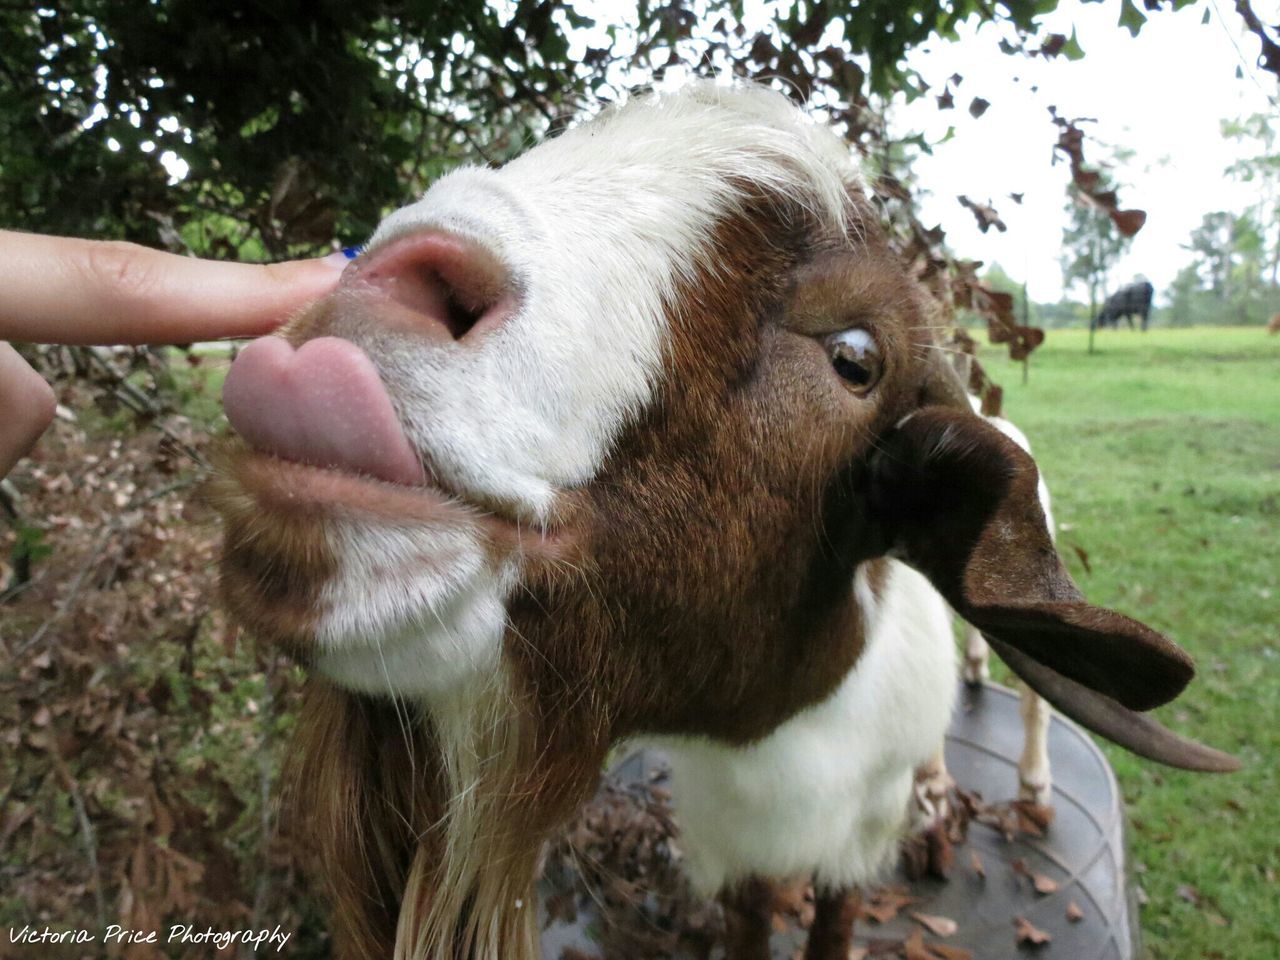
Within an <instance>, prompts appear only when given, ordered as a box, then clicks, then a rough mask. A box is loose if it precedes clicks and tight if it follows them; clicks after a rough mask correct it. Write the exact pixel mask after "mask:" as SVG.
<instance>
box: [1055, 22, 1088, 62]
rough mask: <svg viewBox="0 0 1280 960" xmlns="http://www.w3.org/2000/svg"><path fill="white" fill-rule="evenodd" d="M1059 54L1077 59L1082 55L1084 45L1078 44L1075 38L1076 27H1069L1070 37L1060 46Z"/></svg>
mask: <svg viewBox="0 0 1280 960" xmlns="http://www.w3.org/2000/svg"><path fill="white" fill-rule="evenodd" d="M1061 56H1064V57H1066V58H1067V59H1068V60H1079V59H1081V58H1082V57H1083V56H1084V47H1082V46H1080V41H1079V40H1078V39H1077V38H1076V28H1075V27H1072V28H1071V38H1070V39H1069V40H1067V42H1066V43H1065V44H1064V45H1063V47H1062V53H1061Z"/></svg>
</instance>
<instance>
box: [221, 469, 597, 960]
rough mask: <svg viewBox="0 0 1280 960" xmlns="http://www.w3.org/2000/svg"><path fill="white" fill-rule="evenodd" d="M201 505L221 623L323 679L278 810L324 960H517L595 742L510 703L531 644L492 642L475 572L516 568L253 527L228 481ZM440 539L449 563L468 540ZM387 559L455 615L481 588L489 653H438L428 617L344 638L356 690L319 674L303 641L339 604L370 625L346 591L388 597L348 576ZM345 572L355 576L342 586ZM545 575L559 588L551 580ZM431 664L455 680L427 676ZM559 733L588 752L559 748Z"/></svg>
mask: <svg viewBox="0 0 1280 960" xmlns="http://www.w3.org/2000/svg"><path fill="white" fill-rule="evenodd" d="M209 497H210V499H211V500H212V502H213V503H214V505H215V507H216V508H217V509H218V511H219V512H220V513H221V514H222V516H223V520H224V530H225V538H226V542H225V547H224V554H223V582H222V588H223V592H224V600H225V601H226V603H227V605H228V606H229V608H230V609H231V611H232V614H233V616H235V617H236V618H237V619H238V620H239V621H240V622H241V624H242V625H243V626H245V627H246V628H247V629H248V630H249V632H250V633H251V634H252V635H254V636H255V637H256V639H257V640H258V641H259V642H264V643H268V644H271V645H274V646H277V647H282V648H284V649H286V650H287V651H288V652H290V653H291V654H292V655H294V656H295V657H296V658H297V659H299V660H300V661H302V662H304V663H307V664H309V665H311V666H313V667H314V666H315V665H316V662H317V661H321V662H322V663H324V662H325V661H326V659H327V660H328V661H329V662H328V663H327V664H325V666H326V669H325V670H324V671H323V673H324V674H327V676H326V675H320V673H317V672H315V671H313V675H312V677H311V678H310V679H309V680H308V683H307V686H306V690H305V693H304V698H303V706H302V709H301V712H300V716H299V719H298V725H297V734H296V736H295V741H294V743H293V744H292V747H291V750H290V762H289V765H288V769H287V771H286V776H285V778H284V780H285V790H284V799H285V804H284V806H285V812H286V820H285V822H286V827H285V829H287V830H289V831H290V832H291V833H292V834H293V835H294V836H295V837H296V839H297V840H298V841H299V842H300V844H301V846H302V848H303V849H305V850H308V851H311V852H312V856H313V857H314V859H315V863H314V874H313V875H314V876H315V877H317V878H322V882H323V883H324V884H325V885H326V886H327V887H328V891H327V892H328V897H329V901H330V904H331V917H332V921H331V926H332V933H333V937H334V941H335V945H336V947H337V955H338V956H340V957H350V958H360V960H366V958H367V960H373V958H379V960H383V958H386V957H389V956H395V957H396V958H397V960H427V958H442V960H444V958H447V960H459V958H467V960H481V958H484V960H532V958H534V957H536V956H537V946H536V923H535V920H536V914H537V910H536V900H535V892H534V881H535V877H536V873H537V869H538V860H539V857H540V855H541V851H542V846H543V843H544V841H545V839H546V838H547V837H549V836H550V834H551V833H552V831H553V830H554V829H555V828H556V827H557V826H558V825H559V824H560V823H562V822H563V821H564V820H566V819H567V818H568V817H569V816H570V815H571V813H572V811H573V810H574V809H575V808H576V806H577V805H578V804H579V803H580V802H581V801H582V800H583V799H584V798H585V797H586V796H587V795H588V794H589V791H590V789H591V787H592V785H593V784H594V781H595V777H596V775H597V772H598V770H599V765H600V763H601V760H602V755H603V750H604V748H603V746H600V745H599V744H600V743H602V742H603V739H604V737H603V735H602V734H600V733H599V731H600V730H601V729H602V728H603V723H602V722H601V721H599V720H597V721H591V720H586V721H584V722H583V723H581V724H574V723H566V722H565V718H564V714H563V713H556V712H554V711H549V710H548V708H547V707H546V706H545V704H539V703H538V702H536V701H535V699H534V697H533V696H532V695H531V694H530V693H529V692H528V691H530V690H535V689H541V688H543V687H546V686H547V685H546V684H539V683H537V682H534V681H533V680H531V679H530V673H529V671H530V667H529V661H530V660H531V659H532V660H536V659H537V657H536V655H535V654H533V652H532V650H533V647H532V642H533V641H534V640H536V638H534V637H531V636H530V635H529V629H530V625H528V624H526V625H525V630H524V632H521V631H518V630H516V629H514V628H512V629H510V630H506V632H505V633H504V629H505V610H504V609H503V607H502V604H501V600H500V599H497V597H498V596H499V594H500V593H501V591H504V590H505V589H506V585H505V583H504V582H501V581H500V580H499V579H498V578H497V577H495V575H494V573H493V569H494V568H493V564H497V565H498V566H499V569H501V568H502V566H503V565H504V564H505V565H506V568H507V569H508V570H509V571H512V570H513V569H514V566H515V564H516V563H517V557H516V556H515V555H514V554H511V555H498V554H495V553H494V552H492V551H488V552H485V553H484V555H483V556H481V557H480V558H479V560H481V561H483V562H473V563H471V564H469V565H468V564H465V563H459V562H458V553H459V552H461V550H460V549H455V550H454V552H453V554H452V555H450V554H449V552H448V551H446V550H442V549H440V545H441V543H443V542H445V539H447V536H446V535H447V534H449V533H450V531H448V530H442V529H439V528H437V529H425V528H422V527H414V526H412V525H410V524H398V525H397V524H390V523H383V524H382V525H378V524H370V523H368V522H363V523H361V522H356V521H355V520H351V519H344V518H341V517H335V516H334V515H321V516H316V515H315V514H314V513H311V512H307V511H301V512H298V513H296V514H292V515H290V514H282V513H280V512H279V511H264V509H263V505H262V503H261V502H259V500H258V499H256V498H254V497H253V496H251V495H249V494H247V493H246V492H245V491H244V490H243V489H242V488H241V487H240V486H239V485H238V484H236V483H235V482H234V480H233V479H230V478H226V479H222V480H215V481H214V482H213V484H211V487H210V490H209ZM452 532H453V533H455V534H458V535H459V536H455V537H454V540H455V541H457V542H456V543H455V545H454V546H455V548H457V547H459V545H460V546H461V548H465V547H466V545H467V540H466V537H465V534H466V533H467V530H466V529H465V528H463V529H461V530H457V529H455V530H454V531H452ZM459 537H460V539H459ZM389 543H390V544H392V546H393V547H394V546H395V545H396V544H397V543H399V545H400V549H401V554H403V553H404V551H407V550H411V549H413V548H416V549H418V551H419V554H420V556H421V557H422V559H423V561H424V562H423V563H422V564H420V565H419V566H418V567H417V568H416V569H417V572H418V574H419V576H420V577H422V578H424V579H425V578H428V577H434V578H435V579H436V581H437V582H440V581H441V580H442V579H443V580H444V581H446V582H445V583H444V585H443V586H442V587H441V590H442V591H444V590H445V588H446V587H451V588H452V593H451V594H445V596H446V600H447V598H448V596H450V595H452V596H454V597H458V596H461V597H464V598H466V597H472V598H473V599H474V595H475V594H476V593H477V592H478V591H479V590H480V588H481V587H486V586H487V588H488V589H489V590H490V593H491V594H492V596H493V597H494V598H495V602H496V603H497V610H496V611H491V612H493V613H494V615H493V616H492V617H490V618H488V619H489V620H490V621H492V624H493V625H494V626H495V627H496V630H497V632H496V634H482V633H479V632H477V633H475V634H474V635H473V636H471V637H470V638H466V637H460V636H458V635H456V634H451V630H450V628H451V627H455V626H456V622H453V623H445V622H444V620H445V618H443V617H441V616H440V613H441V612H445V613H447V612H448V609H449V607H448V605H447V603H446V604H445V605H444V606H443V607H442V608H437V610H436V611H435V612H433V613H429V614H428V615H426V616H423V617H421V618H419V619H417V620H415V621H413V622H412V623H411V624H410V628H408V629H401V630H400V631H399V632H398V633H392V632H391V631H384V632H383V633H382V634H376V635H375V636H374V638H373V639H369V638H368V637H367V635H362V632H361V630H360V629H359V628H353V629H352V630H351V631H349V634H350V635H351V637H352V641H353V642H352V643H351V644H350V645H349V646H348V647H346V648H345V649H342V648H340V647H338V648H337V649H338V650H339V651H340V652H341V653H343V654H344V655H346V656H348V657H349V658H351V659H353V660H358V659H359V658H360V657H363V658H364V659H366V660H367V661H368V663H367V664H366V665H365V668H361V669H362V670H363V672H355V671H354V668H351V669H347V670H344V669H342V665H341V662H339V665H338V668H337V669H334V660H333V657H332V656H331V655H332V654H333V652H334V648H335V647H336V645H335V644H333V643H332V641H331V643H330V649H329V651H328V653H325V652H324V645H323V644H322V643H321V642H320V641H319V640H318V639H317V637H318V634H320V633H321V631H322V629H323V625H324V624H325V622H326V620H327V621H328V622H329V623H332V622H333V614H334V613H335V610H334V608H333V605H334V603H335V602H337V603H341V602H343V600H344V596H345V597H346V598H348V599H350V600H352V602H358V601H360V600H364V601H365V603H366V607H365V609H366V611H367V610H369V609H373V610H375V611H376V609H377V607H376V605H373V604H370V603H369V602H368V601H369V598H368V596H367V595H366V596H360V595H359V594H360V590H361V585H362V584H370V583H372V584H373V586H375V587H377V588H379V589H380V590H381V591H382V594H383V595H386V596H389V595H390V594H391V593H392V592H394V591H393V590H392V589H391V587H394V586H395V584H394V583H392V584H390V585H389V584H388V583H385V582H384V583H378V582H376V581H377V578H376V577H375V576H372V575H370V574H369V571H368V569H366V568H368V567H370V566H371V565H372V564H374V563H375V562H382V563H389V562H393V561H394V559H395V549H390V548H388V546H387V545H388V544H389ZM433 548H435V551H436V552H435V553H434V554H431V550H432V549H433ZM429 554H430V555H429ZM339 558H341V559H339ZM463 559H464V560H465V559H466V558H465V557H464V558H463ZM525 559H526V561H527V562H528V563H529V565H530V566H532V567H534V568H537V567H538V566H539V565H538V563H537V561H536V560H530V559H529V558H528V557H526V558H525ZM450 561H452V562H450ZM353 569H357V570H362V571H363V573H362V574H361V575H360V576H357V577H354V578H351V579H345V580H344V578H350V577H351V572H352V570H353ZM550 569H553V570H556V569H558V573H553V574H549V575H550V576H552V578H553V579H556V580H558V581H560V582H561V583H562V584H563V582H564V580H563V578H564V576H565V569H564V568H557V567H556V565H555V564H553V565H552V567H551V568H550ZM402 575H404V576H408V575H409V574H407V573H403V574H402ZM509 575H511V576H514V573H510V574H509ZM422 589H423V590H425V589H427V588H426V587H425V586H424V587H423V588H422ZM400 599H401V603H400V609H401V610H403V609H404V607H405V602H404V594H403V592H402V593H401V595H400ZM474 606H475V604H473V607H474ZM455 608H456V605H455ZM423 609H426V610H430V608H429V607H428V606H426V605H423ZM337 612H339V613H340V612H341V611H337ZM347 616H348V620H350V618H351V616H352V614H350V613H348V614H347ZM474 619H475V618H473V620H474ZM480 619H484V618H480ZM464 622H465V621H464ZM432 624H435V625H436V626H437V629H436V630H435V631H432V630H431V629H430V626H431V625H432ZM362 626H366V627H367V626H377V624H376V623H372V624H371V623H365V624H362ZM534 629H536V627H535V628H534ZM460 640H461V641H464V642H462V643H461V645H460V643H459V641H460ZM481 640H485V641H486V643H487V644H488V645H489V647H490V648H489V649H481V647H483V646H485V645H486V644H485V643H481V642H480V641H481ZM471 641H475V642H474V643H472V646H471V648H470V649H468V648H467V647H466V644H467V643H468V642H471ZM384 643H385V648H384V647H383V644H384ZM397 643H400V644H402V645H403V650H402V651H401V652H405V653H406V654H407V655H412V654H413V653H414V652H415V651H416V652H417V654H418V656H417V669H418V672H419V676H418V677H417V678H416V679H414V678H407V677H406V673H408V672H410V671H407V670H406V669H405V667H404V665H403V664H400V665H397V664H396V663H395V661H394V659H393V657H394V655H395V654H396V653H397V648H396V646H395V645H396V644H397ZM508 648H509V649H510V650H511V651H513V653H511V654H510V655H509V654H508ZM445 650H452V651H453V652H454V654H455V661H454V662H453V663H451V664H447V665H446V666H447V667H448V669H440V670H433V669H432V665H433V663H434V660H433V657H436V656H437V655H438V654H439V653H440V652H441V651H445ZM384 653H385V654H386V657H385V658H384V656H383V655H384ZM318 654H319V655H318ZM388 661H390V662H391V665H390V666H389V665H388ZM366 668H367V669H366ZM353 681H356V682H353ZM397 684H398V685H397ZM593 709H596V708H593ZM548 716H554V717H555V720H553V721H550V722H548V721H547V720H546V718H547V717H548ZM574 730H591V731H596V734H595V736H594V738H593V739H592V742H591V743H588V744H585V745H584V744H582V743H578V742H575V743H573V744H566V743H565V742H564V741H565V740H566V739H574V740H575V741H576V739H577V738H576V734H573V733H571V732H570V731H574ZM553 740H554V741H555V742H552V741H553Z"/></svg>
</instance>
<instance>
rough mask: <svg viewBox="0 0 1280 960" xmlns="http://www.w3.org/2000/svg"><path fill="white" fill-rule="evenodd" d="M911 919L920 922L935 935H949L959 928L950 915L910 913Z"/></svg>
mask: <svg viewBox="0 0 1280 960" xmlns="http://www.w3.org/2000/svg"><path fill="white" fill-rule="evenodd" d="M911 919H912V920H914V921H915V922H916V923H918V924H920V925H921V926H922V927H924V928H925V929H926V930H928V931H929V932H930V933H932V934H933V935H934V936H935V937H949V936H951V935H952V934H954V933H955V932H956V931H957V930H958V929H960V925H959V924H958V923H956V922H955V921H954V920H952V919H951V918H950V917H944V916H940V915H938V914H930V913H912V914H911Z"/></svg>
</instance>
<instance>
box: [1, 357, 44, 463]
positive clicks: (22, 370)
mask: <svg viewBox="0 0 1280 960" xmlns="http://www.w3.org/2000/svg"><path fill="white" fill-rule="evenodd" d="M54 403H55V398H54V395H53V390H52V389H51V388H50V387H49V385H48V384H47V383H45V382H44V380H43V379H42V378H41V376H40V375H39V374H38V373H36V372H35V371H34V370H32V369H31V367H30V366H29V365H28V364H27V362H26V361H25V360H23V359H22V357H21V356H19V355H18V351H17V350H14V349H13V347H11V346H9V344H7V343H0V410H3V411H4V412H5V415H4V416H3V417H0V480H2V479H4V477H5V475H6V474H7V473H8V472H9V471H10V470H12V469H13V465H14V464H15V463H17V462H18V460H19V459H20V458H22V457H24V456H26V454H27V453H28V452H29V451H30V450H31V448H32V447H33V446H35V442H36V440H38V439H39V438H40V434H42V433H44V431H45V428H46V427H48V426H49V422H50V421H51V420H53V410H54Z"/></svg>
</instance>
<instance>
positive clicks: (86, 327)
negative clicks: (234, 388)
mask: <svg viewBox="0 0 1280 960" xmlns="http://www.w3.org/2000/svg"><path fill="white" fill-rule="evenodd" d="M346 262H347V261H346V258H345V257H344V256H343V255H342V254H340V253H339V254H332V255H330V256H328V257H324V258H321V259H317V260H295V261H292V262H289V263H277V264H248V263H229V262H224V261H215V260H196V259H193V258H191V257H180V256H176V255H174V254H171V253H162V252H160V251H158V250H150V249H148V248H146V247H140V246H137V245H135V244H131V243H117V242H103V241H96V240H78V239H73V238H69V237H47V236H41V235H39V234H30V233H15V232H12V231H8V230H0V479H3V478H4V476H5V475H6V474H7V473H8V472H9V471H10V470H11V469H12V468H13V466H14V464H15V463H17V462H18V460H19V459H20V458H21V457H23V456H25V455H26V454H27V452H28V451H30V449H31V448H32V446H34V445H35V442H36V440H37V439H39V437H40V435H41V434H42V433H43V432H44V431H45V428H47V427H48V425H49V423H50V421H51V420H52V419H53V411H54V395H53V391H52V390H51V389H50V387H49V385H48V384H47V383H45V382H44V380H43V379H42V378H41V377H40V375H39V374H37V373H36V372H35V371H34V370H33V369H31V367H30V366H29V365H28V364H27V363H26V362H25V361H24V360H23V359H22V357H20V356H19V355H18V352H17V351H16V350H14V349H13V348H12V347H10V346H9V345H8V343H6V342H4V341H7V340H21V341H27V342H34V343H74V344H140V343H156V344H161V343H194V342H196V341H200V340H217V339H222V338H228V337H256V336H260V335H261V334H264V333H266V332H268V331H269V330H271V329H272V328H273V327H275V326H277V325H278V324H279V323H281V322H282V321H283V320H285V319H287V318H288V317H289V315H290V314H292V313H293V312H294V311H296V310H297V309H299V308H300V307H302V306H303V305H304V304H306V303H309V302H311V301H312V300H315V299H317V298H318V297H321V296H323V295H324V294H326V293H328V292H329V291H330V290H332V289H333V287H334V285H335V284H336V283H337V282H338V276H339V274H341V273H342V268H343V266H344V265H345V264H346Z"/></svg>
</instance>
